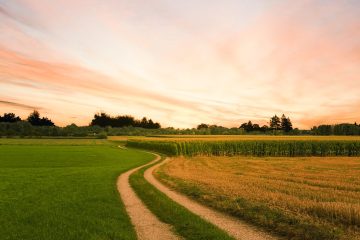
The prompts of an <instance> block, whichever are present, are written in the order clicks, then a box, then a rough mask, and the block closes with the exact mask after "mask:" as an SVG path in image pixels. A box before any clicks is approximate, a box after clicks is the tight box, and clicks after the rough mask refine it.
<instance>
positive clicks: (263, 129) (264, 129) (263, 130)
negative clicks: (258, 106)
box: [260, 125, 269, 132]
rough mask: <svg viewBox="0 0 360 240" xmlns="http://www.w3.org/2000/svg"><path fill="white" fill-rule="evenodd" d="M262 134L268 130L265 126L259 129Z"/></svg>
mask: <svg viewBox="0 0 360 240" xmlns="http://www.w3.org/2000/svg"><path fill="white" fill-rule="evenodd" d="M260 130H261V131H262V132H266V131H268V130H269V127H268V126H267V125H263V126H262V127H261V129H260Z"/></svg>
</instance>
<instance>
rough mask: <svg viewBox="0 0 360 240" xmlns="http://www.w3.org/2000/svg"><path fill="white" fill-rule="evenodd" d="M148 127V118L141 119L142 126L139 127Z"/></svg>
mask: <svg viewBox="0 0 360 240" xmlns="http://www.w3.org/2000/svg"><path fill="white" fill-rule="evenodd" d="M147 125H148V120H147V118H146V117H143V118H142V119H141V122H140V126H139V127H142V128H146V127H147Z"/></svg>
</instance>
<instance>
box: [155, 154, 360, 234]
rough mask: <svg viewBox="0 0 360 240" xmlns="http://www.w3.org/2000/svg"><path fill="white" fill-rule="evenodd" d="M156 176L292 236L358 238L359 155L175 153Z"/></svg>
mask: <svg viewBox="0 0 360 240" xmlns="http://www.w3.org/2000/svg"><path fill="white" fill-rule="evenodd" d="M158 177H160V178H161V179H162V181H164V182H165V183H167V184H169V185H171V186H173V187H175V188H177V189H178V190H180V191H183V192H184V193H187V194H189V195H191V196H192V197H194V198H196V199H198V200H200V201H202V202H204V203H206V204H208V205H210V206H213V207H215V208H218V209H221V210H223V211H227V212H229V213H231V214H234V215H237V216H239V217H242V218H244V219H247V220H249V221H252V222H254V223H255V224H257V225H262V226H264V227H266V228H268V229H271V230H274V231H276V232H278V233H280V234H281V235H285V236H287V237H288V238H291V239H360V237H359V236H360V158H359V157H354V158H349V157H326V158H319V157H307V158H305V157H302V158H275V157H272V158H270V157H269V158H255V157H194V158H184V157H178V158H173V159H172V160H171V161H170V162H169V163H168V164H166V165H165V166H164V167H163V168H162V169H160V171H159V172H158ZM254 209H255V210H256V211H254ZM306 232H308V233H309V232H311V234H310V235H307V233H306Z"/></svg>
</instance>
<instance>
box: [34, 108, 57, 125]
mask: <svg viewBox="0 0 360 240" xmlns="http://www.w3.org/2000/svg"><path fill="white" fill-rule="evenodd" d="M27 121H28V122H29V123H31V125H33V126H55V124H54V123H53V122H52V121H51V120H50V119H48V118H47V117H43V118H40V113H39V112H38V111H36V110H34V112H32V113H31V114H30V115H29V117H28V118H27Z"/></svg>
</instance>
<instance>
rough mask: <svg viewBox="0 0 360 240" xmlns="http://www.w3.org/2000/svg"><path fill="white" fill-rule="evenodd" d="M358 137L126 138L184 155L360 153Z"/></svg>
mask: <svg viewBox="0 0 360 240" xmlns="http://www.w3.org/2000/svg"><path fill="white" fill-rule="evenodd" d="M359 140H360V138H359V137H340V136H334V137H317V136H295V137H293V136H279V137H277V136H201V137H199V136H183V137H178V136H176V137H174V136H165V137H133V138H129V139H128V141H127V145H128V146H130V147H136V148H144V149H148V150H154V151H158V152H161V153H164V154H167V155H172V156H176V155H185V156H197V155H206V156H213V155H216V156H234V155H247V156H290V157H294V156H360V141H359Z"/></svg>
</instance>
